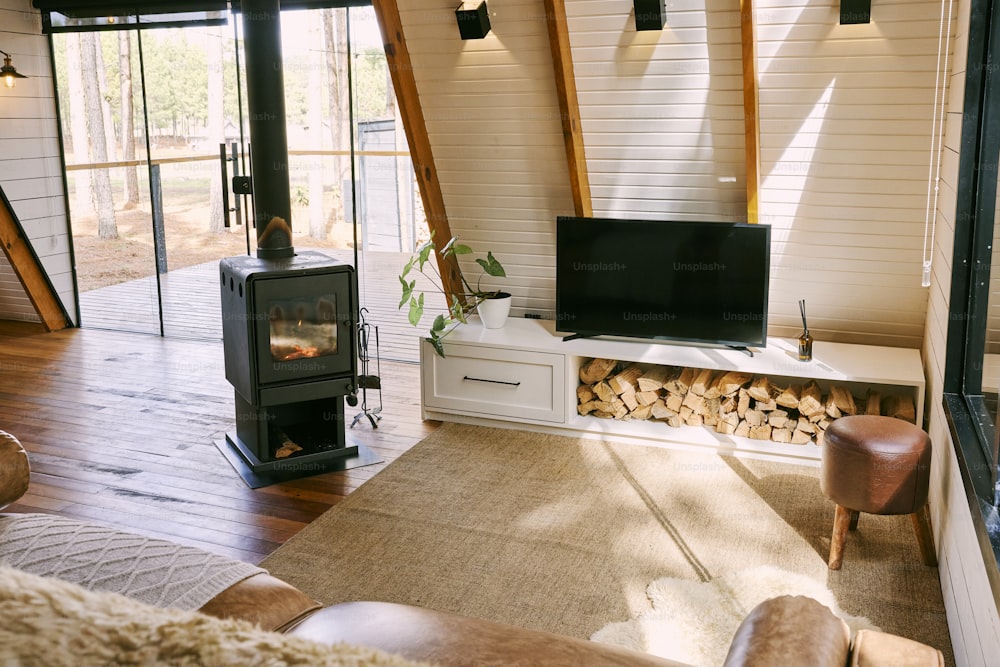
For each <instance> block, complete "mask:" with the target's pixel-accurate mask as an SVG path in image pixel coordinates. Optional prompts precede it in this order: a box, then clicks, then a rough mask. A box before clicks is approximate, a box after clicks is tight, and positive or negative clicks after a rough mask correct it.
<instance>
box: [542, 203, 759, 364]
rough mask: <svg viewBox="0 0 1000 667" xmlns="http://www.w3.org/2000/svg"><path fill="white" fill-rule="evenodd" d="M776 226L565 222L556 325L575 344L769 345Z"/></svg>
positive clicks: (560, 222) (559, 240) (560, 224)
mask: <svg viewBox="0 0 1000 667" xmlns="http://www.w3.org/2000/svg"><path fill="white" fill-rule="evenodd" d="M770 250H771V228H770V226H769V225H761V224H746V223H730V222H692V221H671V220H621V219H612V218H585V217H573V216H559V217H558V218H557V219H556V320H557V322H556V325H557V329H558V330H559V331H561V332H565V333H569V334H571V335H570V336H567V337H582V336H628V337H642V338H655V339H665V340H677V341H688V342H695V343H703V344H712V345H727V346H732V347H755V346H764V345H766V344H767V297H768V287H769V284H770V254H771V253H770Z"/></svg>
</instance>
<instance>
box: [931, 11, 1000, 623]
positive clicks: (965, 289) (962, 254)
mask: <svg viewBox="0 0 1000 667" xmlns="http://www.w3.org/2000/svg"><path fill="white" fill-rule="evenodd" d="M971 7H972V8H971V12H970V22H969V41H968V61H967V63H966V70H965V94H964V100H963V102H964V104H963V117H962V118H963V122H962V130H961V139H960V141H961V151H960V156H959V167H958V185H957V193H956V194H957V203H956V209H955V239H954V249H953V256H952V273H951V281H952V282H951V292H950V300H949V318H948V332H947V343H946V352H945V369H944V383H943V390H944V391H943V404H944V410H945V414H946V416H947V419H948V425H949V428H950V430H951V435H952V439H953V441H954V443H955V453H956V455H957V458H958V462H959V468H960V469H961V473H962V482H963V485H964V487H965V492H966V495H967V498H968V501H969V509H970V512H971V514H972V518H973V523H974V524H975V528H976V534H977V538H978V541H979V544H980V548H981V550H982V553H983V560H984V562H985V563H986V566H987V567H986V570H987V574H988V576H989V579H990V584H991V587H992V590H993V597H994V599H995V601H996V603H997V606H998V608H1000V536H997V535H995V534H994V535H993V536H992V539H991V535H990V532H989V530H988V529H987V515H986V513H987V512H988V511H989V508H990V507H993V506H995V505H996V503H997V502H998V501H1000V498H998V497H997V495H998V494H997V491H996V487H995V485H996V483H997V452H998V441H997V428H996V427H995V425H994V422H993V419H992V417H991V416H990V412H989V409H988V408H987V405H986V401H985V396H984V391H983V387H982V378H983V354H984V351H985V345H986V323H987V315H988V312H987V309H988V301H989V275H990V269H991V263H992V247H993V243H994V241H993V236H994V218H995V215H996V209H997V168H998V162H1000V71H998V70H1000V65H998V61H1000V0H972V2H971Z"/></svg>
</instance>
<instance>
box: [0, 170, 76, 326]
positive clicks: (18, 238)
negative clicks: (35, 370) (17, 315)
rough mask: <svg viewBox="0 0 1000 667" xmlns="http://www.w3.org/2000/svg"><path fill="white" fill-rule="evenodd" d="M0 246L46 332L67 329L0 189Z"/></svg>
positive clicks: (59, 306)
mask: <svg viewBox="0 0 1000 667" xmlns="http://www.w3.org/2000/svg"><path fill="white" fill-rule="evenodd" d="M0 245H2V246H3V252H4V254H5V255H6V256H7V261H8V262H10V265H11V267H12V268H13V269H14V273H15V274H16V275H17V279H18V281H20V283H21V286H22V287H23V288H24V291H25V293H26V294H27V295H28V300H29V301H31V305H32V307H33V308H34V309H35V313H37V314H38V317H39V319H41V321H42V325H43V326H45V328H46V330H48V331H58V330H59V329H65V328H66V327H68V326H69V318H68V317H67V316H66V311H65V310H64V309H63V306H62V302H60V301H59V297H58V296H56V293H55V290H54V289H53V287H52V283H50V282H49V279H48V275H47V274H46V273H45V269H44V268H42V265H41V263H40V262H39V261H38V257H37V256H36V255H35V252H34V250H32V248H31V243H30V242H29V241H28V239H27V237H25V235H24V230H22V229H21V224H20V223H19V222H18V220H17V217H16V216H15V215H14V209H13V208H11V205H10V202H9V201H7V196H6V195H5V194H4V192H3V188H0Z"/></svg>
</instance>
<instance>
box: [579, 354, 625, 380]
mask: <svg viewBox="0 0 1000 667" xmlns="http://www.w3.org/2000/svg"><path fill="white" fill-rule="evenodd" d="M617 365H618V362H617V361H615V360H614V359H591V360H590V361H588V362H586V363H585V364H583V365H582V366H581V367H580V382H582V383H583V384H595V383H597V382H600V381H601V380H603V379H604V378H606V377H608V375H610V374H611V371H613V370H614V369H615V367H616V366H617Z"/></svg>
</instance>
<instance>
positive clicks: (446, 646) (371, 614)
mask: <svg viewBox="0 0 1000 667" xmlns="http://www.w3.org/2000/svg"><path fill="white" fill-rule="evenodd" d="M287 633H288V634H290V635H295V636H297V637H303V638H306V639H311V640H312V641H316V642H320V643H323V644H335V643H337V642H347V643H349V644H354V645H357V646H367V647H368V648H376V649H381V650H383V651H387V652H389V653H395V654H397V655H400V656H402V657H404V658H407V659H408V660H414V661H418V662H421V661H422V662H429V663H432V664H435V665H440V666H442V667H452V666H457V665H468V666H470V667H471V666H473V665H574V666H575V667H576V666H580V667H583V666H586V665H592V666H594V667H598V666H599V667H612V666H615V665H620V666H625V665H628V666H629V667H685V666H683V665H681V663H677V662H673V661H671V660H665V659H663V658H657V657H656V656H652V655H649V654H646V653H640V652H637V651H631V650H628V649H624V648H619V647H616V646H611V645H608V644H600V643H598V642H592V641H588V640H585V639H577V638H574V637H565V636H562V635H557V634H553V633H549V632H540V631H537V630H527V629H524V628H518V627H514V626H511V625H504V624H502V623H494V622H492V621H485V620H482V619H476V618H469V617H465V616H459V615H456V614H449V613H445V612H440V611H434V610H432V609H424V608H421V607H414V606H409V605H403V604H395V603H392V602H345V603H342V604H338V605H334V606H332V607H326V608H324V609H321V610H319V611H316V612H313V613H311V614H308V615H307V616H306V617H305V618H304V619H303V620H302V621H301V622H300V623H298V624H297V625H295V626H294V627H292V628H291V629H289V630H288V631H287ZM843 664H844V663H841V665H840V667H843Z"/></svg>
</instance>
